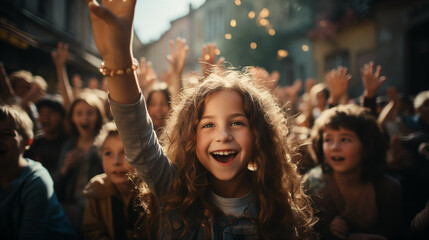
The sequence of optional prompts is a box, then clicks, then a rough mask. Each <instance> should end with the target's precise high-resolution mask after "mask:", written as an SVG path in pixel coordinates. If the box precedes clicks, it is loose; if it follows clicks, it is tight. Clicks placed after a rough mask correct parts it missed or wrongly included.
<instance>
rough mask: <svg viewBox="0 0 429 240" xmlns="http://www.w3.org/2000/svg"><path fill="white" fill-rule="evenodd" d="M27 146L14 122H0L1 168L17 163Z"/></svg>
mask: <svg viewBox="0 0 429 240" xmlns="http://www.w3.org/2000/svg"><path fill="white" fill-rule="evenodd" d="M26 145H27V144H26V143H24V138H23V137H22V136H21V135H20V134H19V133H18V131H17V130H16V129H15V125H14V124H13V123H12V122H10V121H6V120H3V121H0V168H1V167H6V166H7V165H9V164H13V161H16V162H17V161H18V159H19V156H20V155H21V154H22V153H24V150H25V146H26Z"/></svg>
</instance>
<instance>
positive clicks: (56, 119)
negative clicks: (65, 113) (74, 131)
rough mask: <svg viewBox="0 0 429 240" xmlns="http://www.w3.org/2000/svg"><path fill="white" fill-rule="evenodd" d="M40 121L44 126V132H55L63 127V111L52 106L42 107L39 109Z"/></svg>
mask: <svg viewBox="0 0 429 240" xmlns="http://www.w3.org/2000/svg"><path fill="white" fill-rule="evenodd" d="M38 120H39V123H40V125H41V126H42V129H43V132H45V133H47V134H49V133H55V132H57V131H59V130H60V129H61V127H62V126H61V124H62V121H63V118H62V116H61V113H59V112H58V111H56V110H54V109H52V108H50V107H41V108H40V109H39V118H38Z"/></svg>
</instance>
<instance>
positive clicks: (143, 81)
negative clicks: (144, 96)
mask: <svg viewBox="0 0 429 240" xmlns="http://www.w3.org/2000/svg"><path fill="white" fill-rule="evenodd" d="M157 78H158V77H157V75H156V73H155V71H154V70H153V68H152V62H150V61H146V58H144V57H142V58H140V67H139V69H138V70H137V80H138V82H139V85H140V88H141V89H143V91H144V92H149V91H150V90H151V89H152V86H153V84H154V83H155V81H156V80H157Z"/></svg>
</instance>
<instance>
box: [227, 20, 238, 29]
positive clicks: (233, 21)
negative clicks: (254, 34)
mask: <svg viewBox="0 0 429 240" xmlns="http://www.w3.org/2000/svg"><path fill="white" fill-rule="evenodd" d="M229 24H230V25H231V27H235V26H237V21H236V20H235V19H232V20H231V22H230V23H229Z"/></svg>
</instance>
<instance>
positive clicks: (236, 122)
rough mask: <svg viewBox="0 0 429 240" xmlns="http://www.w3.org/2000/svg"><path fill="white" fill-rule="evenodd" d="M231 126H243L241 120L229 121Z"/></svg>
mask: <svg viewBox="0 0 429 240" xmlns="http://www.w3.org/2000/svg"><path fill="white" fill-rule="evenodd" d="M231 126H245V125H244V123H243V122H240V121H234V122H232V123H231Z"/></svg>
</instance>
